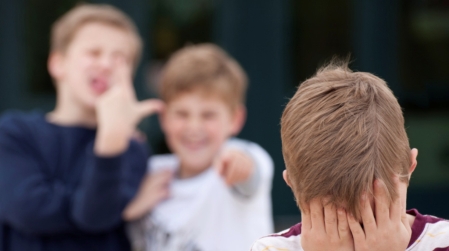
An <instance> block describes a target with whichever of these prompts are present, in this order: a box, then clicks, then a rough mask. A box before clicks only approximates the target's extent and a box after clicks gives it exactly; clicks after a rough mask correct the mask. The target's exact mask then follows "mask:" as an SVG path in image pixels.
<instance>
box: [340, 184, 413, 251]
mask: <svg viewBox="0 0 449 251" xmlns="http://www.w3.org/2000/svg"><path fill="white" fill-rule="evenodd" d="M394 181H395V185H396V191H399V178H398V177H395V180H394ZM374 198H375V202H374V204H375V213H374V214H373V210H372V209H371V205H370V202H369V200H368V199H367V198H366V196H364V197H362V203H363V207H362V222H363V228H362V226H361V225H360V223H359V222H358V221H357V220H355V219H354V218H353V217H351V216H349V217H348V222H349V227H350V229H351V232H352V236H353V238H354V246H355V250H356V251H364V250H370V251H375V250H379V251H384V250H389V251H396V250H397V251H404V250H406V248H407V245H408V243H409V241H410V237H411V233H412V231H411V228H410V224H409V222H408V219H407V215H406V213H405V210H404V209H403V208H402V206H401V202H400V198H399V197H398V198H397V199H396V200H394V201H393V202H392V203H391V204H389V202H388V198H387V191H386V186H385V184H384V183H383V181H381V180H376V181H375V182H374Z"/></svg>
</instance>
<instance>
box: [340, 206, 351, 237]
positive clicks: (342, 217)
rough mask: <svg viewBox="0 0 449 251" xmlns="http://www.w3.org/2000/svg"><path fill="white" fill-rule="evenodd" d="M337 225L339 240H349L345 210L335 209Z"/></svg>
mask: <svg viewBox="0 0 449 251" xmlns="http://www.w3.org/2000/svg"><path fill="white" fill-rule="evenodd" d="M337 224H338V235H339V236H340V239H346V238H350V237H351V234H350V229H349V223H348V217H347V215H346V210H344V209H342V208H339V209H337Z"/></svg>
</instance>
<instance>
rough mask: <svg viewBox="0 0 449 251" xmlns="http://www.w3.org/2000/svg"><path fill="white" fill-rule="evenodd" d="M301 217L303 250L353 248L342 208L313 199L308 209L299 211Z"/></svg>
mask: <svg viewBox="0 0 449 251" xmlns="http://www.w3.org/2000/svg"><path fill="white" fill-rule="evenodd" d="M306 211H307V212H306ZM301 219H302V227H301V246H302V248H303V249H304V250H305V251H318V250H319V251H329V250H332V251H352V250H354V243H353V240H352V236H351V232H350V230H349V224H348V221H347V216H346V211H345V210H344V209H336V208H335V206H333V205H331V204H327V205H323V204H322V200H320V199H314V200H312V201H311V203H310V206H309V209H308V210H305V211H304V212H301Z"/></svg>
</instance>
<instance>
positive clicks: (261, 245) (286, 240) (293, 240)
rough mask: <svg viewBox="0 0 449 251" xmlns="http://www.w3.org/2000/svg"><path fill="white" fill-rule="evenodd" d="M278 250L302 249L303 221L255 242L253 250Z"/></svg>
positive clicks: (299, 250) (297, 250) (296, 250)
mask: <svg viewBox="0 0 449 251" xmlns="http://www.w3.org/2000/svg"><path fill="white" fill-rule="evenodd" d="M262 250H264V251H278V250H295V251H302V250H303V249H302V247H301V223H298V224H296V225H294V226H292V227H290V228H288V229H286V230H284V231H281V232H279V233H276V234H272V235H268V236H265V237H262V238H260V239H259V240H257V241H256V242H254V244H253V246H252V247H251V251H262Z"/></svg>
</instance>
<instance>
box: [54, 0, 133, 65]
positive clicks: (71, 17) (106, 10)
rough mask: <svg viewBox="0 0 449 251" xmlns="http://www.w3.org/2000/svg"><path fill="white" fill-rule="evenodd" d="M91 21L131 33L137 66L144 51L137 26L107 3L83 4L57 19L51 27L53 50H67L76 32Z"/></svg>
mask: <svg viewBox="0 0 449 251" xmlns="http://www.w3.org/2000/svg"><path fill="white" fill-rule="evenodd" d="M89 23H101V24H105V25H110V26H112V27H115V28H118V29H121V30H123V31H125V32H127V33H129V35H130V36H131V37H132V39H133V41H134V45H133V46H134V47H135V51H134V55H133V56H134V66H137V64H138V62H139V60H140V54H141V51H142V39H141V38H140V36H139V33H138V31H137V28H136V26H135V25H134V23H133V21H132V20H131V19H130V18H129V17H128V16H127V15H126V14H125V13H123V12H122V11H120V10H119V9H117V8H115V7H113V6H110V5H107V4H81V5H78V6H77V7H75V8H73V9H71V10H70V11H69V12H67V13H66V14H64V15H63V16H62V17H60V18H59V19H58V20H56V22H55V23H54V24H53V26H52V29H51V39H50V50H51V52H65V51H66V49H67V48H68V46H69V45H70V43H71V42H72V40H73V38H74V37H75V34H76V32H77V31H78V30H79V29H80V28H81V27H82V26H84V25H86V24H89Z"/></svg>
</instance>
